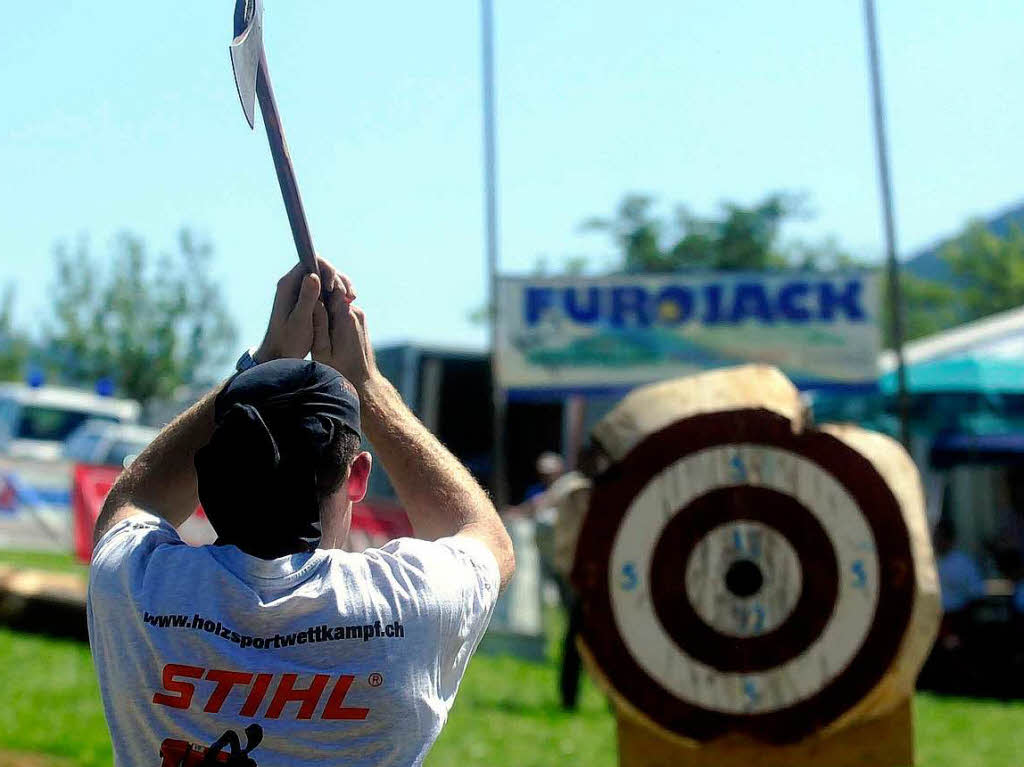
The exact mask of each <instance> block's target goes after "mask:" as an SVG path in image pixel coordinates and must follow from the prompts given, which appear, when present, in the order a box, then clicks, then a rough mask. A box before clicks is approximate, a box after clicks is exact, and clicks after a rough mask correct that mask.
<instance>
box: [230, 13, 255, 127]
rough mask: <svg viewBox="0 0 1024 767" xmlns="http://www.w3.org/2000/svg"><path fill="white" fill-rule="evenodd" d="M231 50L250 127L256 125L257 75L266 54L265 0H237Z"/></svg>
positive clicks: (237, 84)
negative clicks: (264, 50)
mask: <svg viewBox="0 0 1024 767" xmlns="http://www.w3.org/2000/svg"><path fill="white" fill-rule="evenodd" d="M229 50H230V51H231V68H232V69H233V70H234V72H235V87H236V88H237V89H238V98H239V100H240V101H241V102H242V111H243V112H245V119H246V121H248V123H249V127H250V128H255V127H256V78H257V77H258V76H259V71H260V59H261V58H262V56H263V0H236V2H235V37H234V39H233V40H232V41H231V47H230V49H229Z"/></svg>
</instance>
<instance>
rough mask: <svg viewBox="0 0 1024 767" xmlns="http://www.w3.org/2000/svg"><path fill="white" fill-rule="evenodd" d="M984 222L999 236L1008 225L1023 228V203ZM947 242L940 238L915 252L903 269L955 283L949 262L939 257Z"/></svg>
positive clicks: (928, 278) (924, 276)
mask: <svg viewBox="0 0 1024 767" xmlns="http://www.w3.org/2000/svg"><path fill="white" fill-rule="evenodd" d="M985 223H986V225H987V226H988V228H989V229H991V230H992V232H994V233H995V234H998V235H999V236H1000V237H1003V236H1005V235H1007V234H1009V232H1010V226H1012V225H1013V224H1017V226H1020V227H1021V228H1024V203H1017V204H1016V205H1015V206H1013V207H1012V208H1008V209H1006V210H1004V211H1003V212H1002V213H998V214H996V215H995V216H993V217H992V218H989V219H987V220H986V222H985ZM947 242H949V240H948V239H945V240H941V241H939V242H936V243H935V244H933V245H930V246H928V247H927V248H925V249H924V250H922V251H920V252H918V253H915V254H914V255H913V256H911V257H910V258H908V259H907V260H906V261H904V262H903V269H904V270H905V271H907V272H909V273H910V274H912V275H914V276H915V277H920V278H922V279H926V280H935V281H936V282H945V283H950V284H953V283H955V281H956V280H955V278H954V277H953V273H952V271H951V270H950V268H949V264H947V263H946V262H945V261H943V260H942V258H940V257H939V251H940V250H942V248H943V247H944V246H945V245H946V243H947Z"/></svg>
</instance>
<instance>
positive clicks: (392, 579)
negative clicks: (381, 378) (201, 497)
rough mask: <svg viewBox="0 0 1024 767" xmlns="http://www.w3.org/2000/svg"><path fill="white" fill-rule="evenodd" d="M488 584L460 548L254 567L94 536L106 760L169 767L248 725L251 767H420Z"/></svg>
mask: <svg viewBox="0 0 1024 767" xmlns="http://www.w3.org/2000/svg"><path fill="white" fill-rule="evenodd" d="M498 589H499V573H498V565H497V562H496V561H495V559H494V556H493V555H492V554H491V552H490V551H489V550H488V549H487V548H486V547H485V546H484V545H483V544H481V543H479V542H478V541H474V540H472V539H469V538H464V537H454V538H445V539H442V540H440V541H436V542H428V541H421V540H415V539H411V538H402V539H398V540H395V541H391V542H390V543H388V544H387V545H386V546H384V547H383V548H380V549H371V550H368V551H366V552H364V553H362V554H352V553H347V552H343V551H336V550H330V551H325V550H317V551H316V552H314V553H312V554H297V555H294V556H290V557H282V558H280V559H276V560H273V561H267V560H262V559H258V558H256V557H251V556H249V555H247V554H245V553H243V552H242V551H240V550H239V549H238V548H236V547H234V546H203V547H199V548H193V547H190V546H187V545H185V544H184V543H182V541H181V539H180V538H179V537H178V534H177V532H176V531H175V530H174V528H173V527H171V526H170V525H169V524H167V523H166V522H164V521H162V520H160V519H158V518H156V517H154V516H151V515H149V514H137V515H135V516H132V517H131V518H129V519H127V520H124V521H122V522H120V523H119V524H117V525H116V526H114V527H113V528H112V529H111V530H110V531H108V532H107V534H106V535H104V536H103V538H102V540H101V541H100V542H99V544H98V546H97V547H96V550H95V552H94V554H93V562H92V568H91V571H90V578H89V602H88V617H89V639H90V643H91V645H92V652H93V658H94V662H95V664H96V672H97V674H98V676H99V681H100V690H101V693H102V696H103V705H104V709H105V712H106V717H107V724H108V726H109V727H110V734H111V738H112V739H113V744H114V753H115V757H116V763H117V764H118V765H122V767H158V765H172V764H173V765H175V767H177V765H179V764H182V763H183V762H182V754H183V753H188V752H189V750H190V749H192V748H193V747H209V746H211V745H212V744H213V743H214V742H215V741H216V740H217V739H218V738H220V737H221V736H222V735H224V734H225V733H226V732H227V731H228V730H232V731H234V732H235V733H236V734H237V736H238V738H239V741H240V743H241V746H242V747H243V748H244V746H245V743H246V734H245V729H246V728H247V727H249V726H250V725H252V724H256V725H259V726H260V727H261V728H262V732H263V740H262V743H261V744H260V745H259V746H258V747H256V748H255V749H254V750H253V751H252V753H251V754H250V756H249V758H250V759H252V760H253V762H252V763H255V764H256V765H259V767H305V766H306V765H309V766H310V767H312V766H313V765H345V766H346V767H349V766H351V767H357V766H360V765H396V766H397V765H402V766H403V767H404V766H405V765H418V764H420V763H421V762H422V761H423V759H424V757H425V756H426V754H427V751H428V750H429V749H430V746H431V745H432V744H433V742H434V741H435V740H436V739H437V736H438V735H439V734H440V732H441V728H442V726H443V725H444V722H445V719H446V718H447V715H448V711H449V709H450V708H451V706H452V703H453V702H454V699H455V693H456V691H457V690H458V686H459V682H460V680H461V679H462V675H463V673H464V672H465V670H466V664H467V663H468V662H469V658H470V656H471V655H472V654H473V651H474V650H475V649H476V646H477V644H478V643H479V641H480V639H481V637H482V636H483V633H484V630H485V629H486V627H487V623H488V621H489V620H490V617H491V612H492V610H493V608H494V603H495V600H496V598H497V596H498ZM229 751H230V749H227V748H226V749H225V750H224V752H223V753H224V754H226V753H228V752H229ZM196 754H198V752H196ZM200 761H201V757H199V756H197V755H195V754H194V755H193V756H192V757H191V761H189V760H188V759H185V760H184V763H185V764H198V763H199V762H200ZM221 763H227V764H231V763H232V762H224V761H223V760H222V762H221ZM239 763H245V762H239ZM249 764H251V763H249Z"/></svg>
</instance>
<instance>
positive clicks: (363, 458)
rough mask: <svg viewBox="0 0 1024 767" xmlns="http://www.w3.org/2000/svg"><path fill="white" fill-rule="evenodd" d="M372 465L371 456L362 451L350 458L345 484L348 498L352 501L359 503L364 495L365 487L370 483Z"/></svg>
mask: <svg viewBox="0 0 1024 767" xmlns="http://www.w3.org/2000/svg"><path fill="white" fill-rule="evenodd" d="M372 466H373V457H372V456H371V455H370V454H369V453H367V452H365V451H364V452H362V453H360V454H359V455H357V456H356V457H355V458H354V459H352V464H351V466H349V469H348V484H347V486H346V491H347V496H348V500H349V501H351V502H352V503H359V502H360V501H361V500H363V498H365V497H366V489H367V488H368V487H369V485H370V468H371V467H372Z"/></svg>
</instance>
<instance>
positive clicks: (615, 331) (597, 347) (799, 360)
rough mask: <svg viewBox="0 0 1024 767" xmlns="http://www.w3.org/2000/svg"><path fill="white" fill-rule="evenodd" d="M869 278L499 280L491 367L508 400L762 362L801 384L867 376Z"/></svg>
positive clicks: (871, 326)
mask: <svg viewBox="0 0 1024 767" xmlns="http://www.w3.org/2000/svg"><path fill="white" fill-rule="evenodd" d="M878 287H879V285H878V279H877V277H876V275H874V274H870V273H863V272H844V273H817V272H814V273H809V272H772V273H736V272H711V273H700V274H667V275H620V276H613V277H596V278H588V277H565V278H554V279H551V278H505V279H502V281H501V285H500V290H499V301H498V372H499V376H500V380H501V383H502V385H503V386H504V387H505V388H507V389H509V390H510V391H511V392H512V394H513V396H515V395H516V394H517V393H519V394H524V393H525V394H529V393H537V392H540V393H565V392H568V391H578V390H614V389H617V388H628V387H629V386H633V385H636V384H639V383H646V382H649V381H654V380H659V379H663V378H669V377H673V376H676V375H686V374H688V373H692V372H695V371H697V370H704V369H708V368H713V367H723V366H727V365H736V364H741V363H744V362H762V363H766V364H771V365H777V366H778V367H780V368H782V369H783V370H784V371H785V372H786V373H787V374H788V375H789V376H790V378H792V379H793V380H794V381H796V382H797V384H798V385H801V386H804V387H836V386H840V387H850V386H854V387H869V386H872V385H874V382H875V380H876V377H877V370H876V365H877V357H878V352H879V343H880V338H879V331H878V325H879V322H878V320H879V318H878V303H879V291H878Z"/></svg>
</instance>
